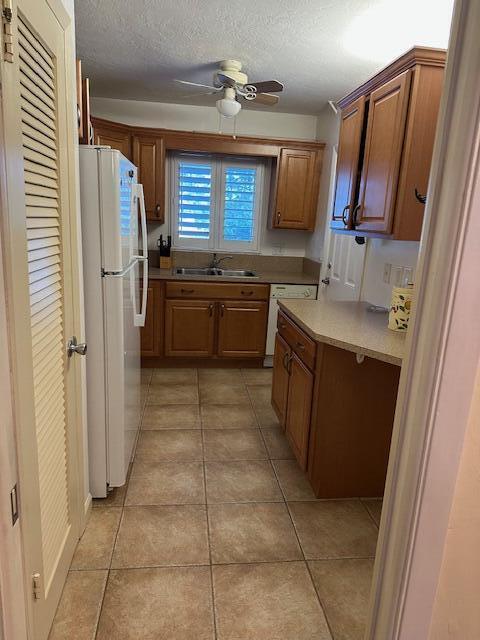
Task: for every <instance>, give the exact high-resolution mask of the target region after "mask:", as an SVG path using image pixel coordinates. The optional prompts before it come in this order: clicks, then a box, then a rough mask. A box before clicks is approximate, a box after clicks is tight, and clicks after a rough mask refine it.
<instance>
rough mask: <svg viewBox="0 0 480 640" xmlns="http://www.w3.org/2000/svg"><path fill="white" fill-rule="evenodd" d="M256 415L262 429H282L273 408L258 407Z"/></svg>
mask: <svg viewBox="0 0 480 640" xmlns="http://www.w3.org/2000/svg"><path fill="white" fill-rule="evenodd" d="M255 415H256V418H257V422H258V424H259V425H260V427H262V429H265V428H270V427H275V428H277V429H280V428H281V427H280V423H279V422H278V418H277V414H276V413H275V411H274V410H273V409H272V407H267V406H265V407H260V408H258V407H256V408H255Z"/></svg>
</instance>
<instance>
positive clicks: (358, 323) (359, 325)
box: [278, 300, 405, 365]
mask: <svg viewBox="0 0 480 640" xmlns="http://www.w3.org/2000/svg"><path fill="white" fill-rule="evenodd" d="M278 302H279V305H280V307H281V308H282V309H283V310H284V311H285V313H286V314H287V315H288V316H289V317H291V318H292V320H294V322H296V323H297V324H298V325H299V326H300V327H301V328H302V329H303V330H304V331H305V333H307V334H308V335H309V336H310V337H311V338H313V339H314V340H316V341H318V342H325V343H326V344H331V345H333V346H335V347H339V348H341V349H346V350H347V351H353V352H354V353H360V354H363V355H366V356H369V357H371V358H375V359H377V360H382V361H383V362H389V363H391V364H395V365H401V364H402V358H403V355H404V350H405V333H398V332H395V331H391V330H390V329H389V328H388V326H387V323H388V315H387V314H386V313H372V312H370V311H367V309H368V307H369V306H370V305H369V304H368V303H366V302H328V301H322V300H279V301H278Z"/></svg>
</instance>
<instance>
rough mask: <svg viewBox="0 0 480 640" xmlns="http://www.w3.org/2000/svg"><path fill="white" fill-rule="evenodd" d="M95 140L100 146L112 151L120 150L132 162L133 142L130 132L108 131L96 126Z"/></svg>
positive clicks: (105, 128)
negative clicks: (109, 148) (110, 148)
mask: <svg viewBox="0 0 480 640" xmlns="http://www.w3.org/2000/svg"><path fill="white" fill-rule="evenodd" d="M93 139H94V142H95V144H100V145H104V146H108V147H112V149H118V151H120V153H122V154H123V155H124V156H125V157H126V158H128V159H129V160H131V158H132V153H131V140H130V134H129V132H128V131H122V130H121V129H108V128H107V127H103V126H101V125H100V126H94V130H93Z"/></svg>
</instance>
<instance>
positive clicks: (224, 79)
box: [217, 73, 237, 89]
mask: <svg viewBox="0 0 480 640" xmlns="http://www.w3.org/2000/svg"><path fill="white" fill-rule="evenodd" d="M217 79H218V81H219V82H221V83H222V85H223V86H224V87H231V88H232V89H233V88H234V87H236V85H237V83H236V82H235V80H234V79H233V78H230V76H226V75H225V74H224V73H217Z"/></svg>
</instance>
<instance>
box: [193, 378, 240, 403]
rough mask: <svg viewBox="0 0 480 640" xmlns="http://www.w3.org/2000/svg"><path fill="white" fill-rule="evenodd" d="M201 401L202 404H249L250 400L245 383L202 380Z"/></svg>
mask: <svg viewBox="0 0 480 640" xmlns="http://www.w3.org/2000/svg"><path fill="white" fill-rule="evenodd" d="M200 402H201V403H202V404H243V403H244V404H248V402H249V400H248V395H247V389H246V387H245V385H244V384H232V383H228V382H227V383H225V384H223V383H219V382H202V381H200Z"/></svg>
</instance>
